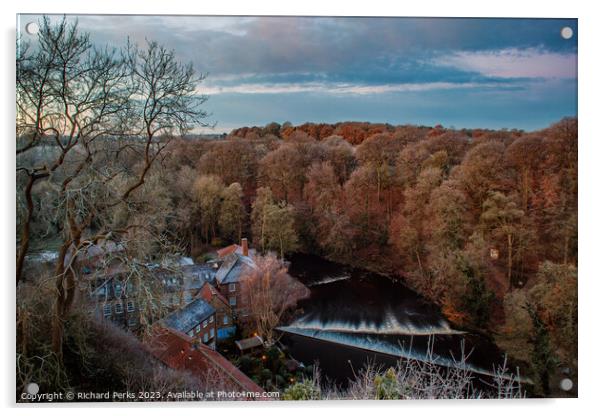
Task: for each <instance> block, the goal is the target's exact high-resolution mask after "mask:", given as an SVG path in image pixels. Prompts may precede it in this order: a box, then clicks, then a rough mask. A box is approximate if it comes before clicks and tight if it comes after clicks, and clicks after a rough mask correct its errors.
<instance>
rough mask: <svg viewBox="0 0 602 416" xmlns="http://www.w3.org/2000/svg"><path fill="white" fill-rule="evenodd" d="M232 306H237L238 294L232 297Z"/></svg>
mask: <svg viewBox="0 0 602 416" xmlns="http://www.w3.org/2000/svg"><path fill="white" fill-rule="evenodd" d="M230 306H236V296H231V297H230Z"/></svg>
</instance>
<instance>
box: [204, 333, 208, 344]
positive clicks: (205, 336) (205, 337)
mask: <svg viewBox="0 0 602 416" xmlns="http://www.w3.org/2000/svg"><path fill="white" fill-rule="evenodd" d="M207 341H209V335H207V333H206V332H205V334H204V335H203V342H207Z"/></svg>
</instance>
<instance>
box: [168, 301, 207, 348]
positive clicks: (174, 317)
mask: <svg viewBox="0 0 602 416" xmlns="http://www.w3.org/2000/svg"><path fill="white" fill-rule="evenodd" d="M215 313H216V310H215V308H214V307H213V306H211V305H210V304H209V303H207V302H205V301H204V300H203V299H195V300H193V301H192V302H190V303H189V304H188V305H186V306H184V307H183V308H181V309H178V310H176V311H174V312H172V313H170V314H169V315H167V316H166V317H165V318H163V320H162V321H161V323H162V325H163V326H165V327H167V328H171V329H173V330H176V331H178V332H181V333H183V334H186V335H188V336H189V337H190V338H192V339H198V340H199V341H200V342H202V343H203V344H205V345H209V346H210V347H211V348H213V349H215V346H216V340H217V322H216V319H215Z"/></svg>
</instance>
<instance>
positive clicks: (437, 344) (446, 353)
mask: <svg viewBox="0 0 602 416" xmlns="http://www.w3.org/2000/svg"><path fill="white" fill-rule="evenodd" d="M289 271H290V273H291V274H292V275H293V276H294V277H296V278H298V279H299V280H301V281H302V282H303V283H304V284H305V285H307V286H308V287H310V289H311V295H310V297H309V298H308V299H306V300H304V301H302V302H301V303H300V305H299V307H300V310H301V311H302V313H301V314H300V315H299V316H297V317H296V318H295V319H293V320H292V321H291V322H290V323H288V324H286V325H283V326H281V327H279V328H277V329H278V330H279V331H280V332H282V333H283V334H284V336H283V340H282V342H283V344H285V345H287V346H288V347H290V348H291V350H292V351H291V352H293V353H294V354H296V355H298V356H299V357H296V358H300V359H302V361H305V362H306V364H311V363H312V362H314V361H318V362H320V367H322V370H324V368H323V367H324V365H326V367H327V370H328V371H330V373H331V374H329V375H330V376H331V377H332V378H335V379H337V378H338V379H341V378H344V377H348V376H349V375H348V374H347V373H346V372H345V371H343V373H344V374H343V377H340V376H341V374H338V373H339V372H340V369H341V368H344V367H345V366H347V367H348V366H349V365H350V363H351V359H349V358H347V359H345V357H351V358H352V359H353V361H354V362H355V365H360V366H363V365H365V363H366V362H367V361H369V360H371V361H373V362H375V363H376V364H379V363H380V364H383V365H387V366H389V365H394V364H395V363H396V362H397V361H399V360H404V359H406V360H417V361H421V362H427V363H432V364H435V365H438V366H443V367H446V368H454V369H460V370H468V371H471V372H472V373H476V374H481V375H484V376H488V377H494V376H496V374H497V373H498V371H499V369H500V368H501V367H502V366H503V365H504V364H505V359H504V355H503V354H502V352H501V351H499V349H498V348H497V347H496V346H495V345H494V344H493V343H491V342H490V341H489V340H487V339H485V338H484V337H482V336H479V335H475V334H470V333H466V332H463V331H459V330H456V329H454V328H452V327H451V325H450V324H449V322H447V320H446V319H445V318H444V317H443V316H442V315H441V313H440V311H439V309H438V308H437V307H435V306H434V305H432V304H430V303H428V302H426V301H425V300H424V299H423V298H421V297H420V296H419V295H418V294H416V293H415V292H413V291H411V290H410V289H409V288H407V287H406V286H405V285H403V284H402V283H400V282H397V281H394V280H392V279H389V278H387V277H386V276H382V275H379V274H375V273H371V272H368V271H365V270H360V269H353V268H350V267H347V266H343V265H340V264H336V263H333V262H329V261H326V260H324V259H321V258H319V257H315V256H308V255H296V256H294V257H293V258H292V261H291V267H290V269H289ZM343 351H344V353H343ZM362 351H363V352H362ZM347 361H349V363H348V362H347ZM337 362H338V364H337ZM511 377H512V378H514V379H515V380H518V381H521V382H530V380H525V379H520V380H519V378H518V377H514V376H512V375H508V376H507V377H505V378H511Z"/></svg>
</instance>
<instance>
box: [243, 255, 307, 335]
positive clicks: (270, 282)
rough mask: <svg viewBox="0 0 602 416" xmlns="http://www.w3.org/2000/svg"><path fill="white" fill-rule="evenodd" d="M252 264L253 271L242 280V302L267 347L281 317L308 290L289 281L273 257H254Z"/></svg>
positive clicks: (280, 262)
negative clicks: (253, 265) (253, 264)
mask: <svg viewBox="0 0 602 416" xmlns="http://www.w3.org/2000/svg"><path fill="white" fill-rule="evenodd" d="M254 261H255V266H256V267H254V268H251V269H249V271H248V272H246V273H245V274H244V275H243V276H242V296H243V302H244V305H245V307H246V308H247V309H248V311H249V315H250V318H251V320H252V322H253V324H254V326H255V329H256V330H257V333H258V334H259V335H260V336H262V337H263V338H264V339H265V341H266V344H268V345H271V344H273V343H274V342H275V339H274V328H276V326H278V324H279V323H281V319H282V317H283V315H284V313H285V312H286V311H287V310H289V309H291V308H294V307H295V306H296V305H297V302H298V301H299V300H300V299H303V298H305V297H307V296H308V295H309V289H308V288H307V287H305V286H304V285H303V284H301V283H300V282H299V281H298V280H296V279H294V278H293V277H291V276H290V275H289V274H288V272H287V269H286V266H285V265H284V264H283V263H282V261H281V260H278V258H276V256H275V255H274V254H271V253H269V254H267V255H265V256H256V257H255V259H254Z"/></svg>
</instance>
